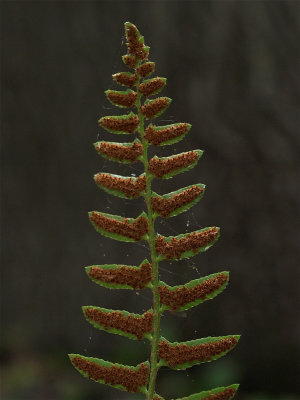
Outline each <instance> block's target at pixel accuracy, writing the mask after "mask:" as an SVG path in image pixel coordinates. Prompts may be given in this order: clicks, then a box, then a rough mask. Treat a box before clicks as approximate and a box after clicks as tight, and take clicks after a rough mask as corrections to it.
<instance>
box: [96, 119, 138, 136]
mask: <svg viewBox="0 0 300 400" xmlns="http://www.w3.org/2000/svg"><path fill="white" fill-rule="evenodd" d="M139 122H140V121H139V117H138V116H137V115H133V116H132V117H130V118H127V119H124V118H114V117H104V118H101V122H100V124H101V126H103V128H107V129H110V130H112V131H117V132H127V133H134V132H135V131H136V128H137V127H138V125H139Z"/></svg>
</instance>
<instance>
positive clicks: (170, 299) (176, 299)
mask: <svg viewBox="0 0 300 400" xmlns="http://www.w3.org/2000/svg"><path fill="white" fill-rule="evenodd" d="M227 280H228V276H227V275H226V274H223V273H221V274H218V275H216V276H214V277H213V278H210V279H207V280H205V281H203V282H201V283H198V284H197V285H195V286H194V287H192V288H188V287H186V286H182V287H180V288H178V289H174V290H170V289H169V288H168V287H167V286H159V288H158V291H159V296H160V302H161V303H162V304H165V305H167V306H169V307H171V309H172V310H176V309H177V308H179V307H182V306H184V305H186V304H188V303H191V302H193V301H195V300H198V299H205V297H206V296H207V295H208V294H210V293H212V292H214V291H215V290H217V289H219V288H220V287H221V286H222V285H224V283H225V282H227Z"/></svg>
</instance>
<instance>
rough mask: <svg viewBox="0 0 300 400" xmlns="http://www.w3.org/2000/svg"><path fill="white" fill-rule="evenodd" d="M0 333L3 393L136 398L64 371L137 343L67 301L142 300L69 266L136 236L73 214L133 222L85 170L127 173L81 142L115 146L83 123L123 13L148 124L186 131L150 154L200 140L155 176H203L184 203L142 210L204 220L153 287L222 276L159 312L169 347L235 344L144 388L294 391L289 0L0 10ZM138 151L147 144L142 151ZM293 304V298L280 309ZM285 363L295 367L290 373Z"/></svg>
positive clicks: (144, 354) (122, 304) (143, 294)
mask: <svg viewBox="0 0 300 400" xmlns="http://www.w3.org/2000/svg"><path fill="white" fill-rule="evenodd" d="M1 8H2V13H1V14H2V23H1V27H2V28H1V29H2V34H1V36H2V57H1V58H2V59H1V67H2V68H1V69H2V85H1V88H2V90H1V92H2V111H3V119H2V129H1V134H2V158H1V166H2V181H1V191H2V212H1V227H2V234H1V236H2V253H1V263H2V266H1V268H2V269H1V271H2V272H1V274H2V279H1V282H2V285H1V286H2V288H1V300H2V313H1V319H2V324H1V326H2V329H1V353H0V354H1V370H2V386H1V390H2V394H1V399H3V400H27V399H28V400H94V399H95V400H96V399H97V400H99V399H132V398H136V399H142V398H143V396H139V395H137V396H134V395H128V394H127V393H125V392H124V393H123V392H119V391H117V390H116V389H113V388H108V387H105V386H103V385H99V384H96V383H94V382H92V381H89V380H86V379H84V378H83V377H81V376H80V375H79V374H78V372H76V371H75V370H74V369H73V367H72V366H71V365H70V362H69V360H68V358H67V353H70V352H72V353H73V352H74V353H80V354H82V355H88V356H94V357H99V358H104V359H107V360H111V361H113V362H120V363H124V364H126V363H127V364H132V365H136V364H138V363H139V362H142V361H143V360H145V359H146V358H148V356H149V345H148V343H146V342H135V341H130V340H129V339H126V338H123V337H121V336H117V335H111V334H107V333H106V332H103V331H97V330H95V329H94V328H93V327H92V326H91V325H89V324H88V323H87V322H86V321H85V320H84V318H83V315H82V312H81V306H82V305H98V306H103V307H107V308H115V309H118V308H124V309H126V310H128V311H132V312H143V311H144V310H146V309H148V308H149V307H151V304H152V298H151V292H150V291H148V290H146V291H140V292H139V293H137V294H135V292H132V291H126V290H123V291H121V290H119V291H117V290H116V291H110V290H108V289H105V288H101V287H98V286H97V285H95V284H94V283H93V282H91V281H90V280H89V279H88V278H87V277H86V275H85V272H84V269H83V267H84V266H87V265H92V264H104V263H124V264H128V265H137V264H139V263H140V262H141V261H142V260H143V259H144V258H145V257H147V256H149V255H148V250H147V247H146V246H145V243H141V244H126V243H121V242H114V241H113V240H111V239H107V238H103V237H101V236H100V235H99V234H97V233H96V232H95V231H94V229H93V228H92V227H91V225H90V223H89V221H88V218H87V212H88V211H90V210H99V211H106V212H109V213H112V214H120V215H122V216H128V217H136V216H137V215H138V214H139V213H140V211H141V210H142V209H143V208H144V205H143V202H142V200H140V199H138V200H122V199H117V198H113V197H112V196H110V195H107V194H105V193H104V192H102V191H101V190H99V189H98V188H97V187H96V185H95V184H94V182H93V174H94V173H96V172H99V171H106V172H112V173H120V174H121V175H131V174H136V175H137V174H139V173H140V172H141V168H142V166H141V165H140V163H136V164H134V165H132V166H125V167H124V166H120V165H116V164H114V163H112V162H109V161H104V160H103V159H102V158H101V157H99V156H98V155H97V154H96V152H95V151H94V149H93V146H92V143H93V142H95V141H96V140H97V139H99V140H100V139H105V140H115V139H117V140H120V141H130V140H131V138H129V140H128V136H126V137H125V136H124V137H120V136H118V137H116V136H114V135H110V134H108V133H105V132H104V131H102V130H101V129H99V128H98V126H97V120H98V118H100V117H101V116H104V115H113V114H117V113H120V112H121V111H120V110H117V109H116V108H115V107H113V106H112V105H111V104H110V103H109V102H108V101H107V100H106V99H105V96H104V93H103V92H104V90H106V89H108V88H117V86H116V85H115V84H113V82H112V79H111V74H113V73H116V72H119V71H122V70H123V71H125V70H126V67H125V66H124V65H123V64H122V61H121V56H122V55H123V54H125V53H126V51H127V50H126V45H125V38H124V26H123V24H124V22H125V21H127V20H129V21H131V22H133V23H135V24H136V25H137V27H138V28H139V29H140V31H141V33H142V34H143V35H144V36H145V42H146V44H148V45H150V47H151V51H150V60H151V61H155V62H156V72H155V76H156V75H159V76H164V77H167V79H168V85H167V87H166V88H165V89H164V91H163V95H166V96H169V97H171V98H173V103H172V105H171V106H170V108H169V109H168V110H167V112H166V113H165V114H163V115H162V116H161V117H160V118H159V120H158V121H157V122H156V123H157V124H159V123H160V124H167V123H171V122H184V121H186V122H189V123H191V124H192V125H193V128H192V130H191V132H190V133H189V135H188V136H187V138H186V139H185V140H184V141H182V142H180V143H178V144H176V145H174V146H167V147H165V148H162V149H161V148H158V149H155V152H156V154H158V155H169V154H172V153H176V152H181V151H186V150H190V149H194V148H200V149H203V150H205V153H204V155H203V157H202V159H201V160H200V161H199V163H198V165H197V167H196V168H194V169H193V170H192V171H191V172H189V173H185V174H182V175H179V176H177V177H176V178H174V179H171V180H168V181H162V182H159V181H158V180H157V181H156V182H155V183H154V190H155V191H157V192H158V193H161V194H162V193H166V192H170V191H172V190H176V189H178V188H180V187H182V186H185V185H188V184H192V183H197V182H202V183H205V184H206V185H207V190H206V194H205V196H204V198H203V199H202V200H201V202H200V203H198V205H197V206H195V207H194V208H192V209H191V210H190V211H188V212H187V213H184V214H182V215H180V216H178V217H175V218H173V219H170V220H166V221H165V220H158V221H157V223H156V228H157V230H158V231H159V232H160V233H162V234H166V235H176V234H179V233H182V232H185V231H192V230H196V229H200V228H201V227H205V226H212V225H217V226H220V227H221V228H222V235H221V238H220V240H219V241H218V243H217V244H216V245H215V246H214V247H213V248H211V249H210V250H209V251H208V252H207V253H205V254H201V255H198V256H197V257H194V258H192V259H190V260H185V261H181V262H175V263H169V262H162V263H161V279H162V280H164V281H165V282H167V283H168V284H171V285H172V284H173V285H174V284H180V283H184V282H188V281H189V280H191V279H195V278H197V277H200V276H204V275H207V274H210V273H213V272H218V271H222V270H224V269H228V270H230V272H231V280H230V285H229V287H228V288H227V290H226V291H225V292H224V293H223V294H221V295H219V296H218V297H217V298H216V299H215V300H214V301H210V302H206V303H204V304H203V305H201V306H199V307H196V308H193V309H192V310H190V311H189V312H187V313H181V314H179V315H177V316H176V315H173V314H168V315H166V316H165V317H164V318H163V321H162V334H163V335H164V336H165V337H167V338H168V339H169V340H171V341H176V340H177V341H180V340H191V339H194V338H198V337H205V336H210V335H212V336H213V335H226V334H236V333H241V334H242V338H241V340H240V343H239V344H238V346H237V347H236V348H235V349H234V350H233V351H232V352H230V353H229V354H228V355H227V356H226V357H224V358H222V359H220V360H218V361H215V362H213V363H210V364H202V365H201V366H198V367H194V368H191V369H188V370H186V371H171V370H168V369H162V370H161V371H160V373H159V379H158V385H157V391H158V393H160V394H161V395H163V396H165V397H166V398H170V397H172V398H174V397H180V396H187V395H189V394H191V393H194V392H198V391H200V390H205V389H210V388H212V387H215V386H222V385H228V384H231V383H235V382H240V383H241V387H240V391H239V393H238V395H237V396H236V398H237V399H240V400H271V399H280V400H297V399H300V395H299V391H297V388H298V387H297V385H298V384H299V381H298V379H297V378H299V375H298V374H297V364H296V362H297V361H299V352H298V349H299V333H300V332H299V325H298V323H297V321H298V316H297V311H298V308H299V303H298V304H297V297H296V290H297V289H298V286H299V279H298V277H299V275H298V271H299V261H297V258H298V256H299V228H300V226H299V225H300V224H299V220H300V218H299V214H300V213H299V196H300V187H299V172H300V171H299V155H300V135H299V126H300V118H299V108H298V107H299V100H300V94H299V93H300V91H299V86H300V81H299V38H300V35H299V16H300V2H299V1H152V2H150V1H6V2H2V4H1ZM153 154H154V152H153ZM297 305H298V308H297ZM298 372H299V371H298Z"/></svg>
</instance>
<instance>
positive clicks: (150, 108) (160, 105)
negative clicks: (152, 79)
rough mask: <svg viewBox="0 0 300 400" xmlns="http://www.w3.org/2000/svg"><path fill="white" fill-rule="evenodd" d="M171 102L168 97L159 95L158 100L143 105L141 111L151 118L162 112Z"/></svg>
mask: <svg viewBox="0 0 300 400" xmlns="http://www.w3.org/2000/svg"><path fill="white" fill-rule="evenodd" d="M169 103H170V100H169V99H168V98H167V97H159V98H158V99H156V100H153V101H152V102H151V103H149V104H145V105H143V106H142V107H141V112H142V114H144V115H145V116H146V118H148V119H150V118H153V117H155V116H156V114H158V113H160V112H161V111H162V110H163V109H164V108H165V107H167V106H168V105H169Z"/></svg>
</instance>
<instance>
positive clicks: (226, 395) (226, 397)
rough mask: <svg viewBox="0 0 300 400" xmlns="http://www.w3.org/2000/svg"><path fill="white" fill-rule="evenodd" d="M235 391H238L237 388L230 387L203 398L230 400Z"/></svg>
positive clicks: (204, 399)
mask: <svg viewBox="0 0 300 400" xmlns="http://www.w3.org/2000/svg"><path fill="white" fill-rule="evenodd" d="M235 393H236V390H235V389H233V388H228V389H225V390H223V391H222V392H220V393H216V394H209V395H208V396H205V397H203V398H202V399H201V400H230V399H231V398H232V397H233V396H234V395H235ZM199 399H200V397H199Z"/></svg>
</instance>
